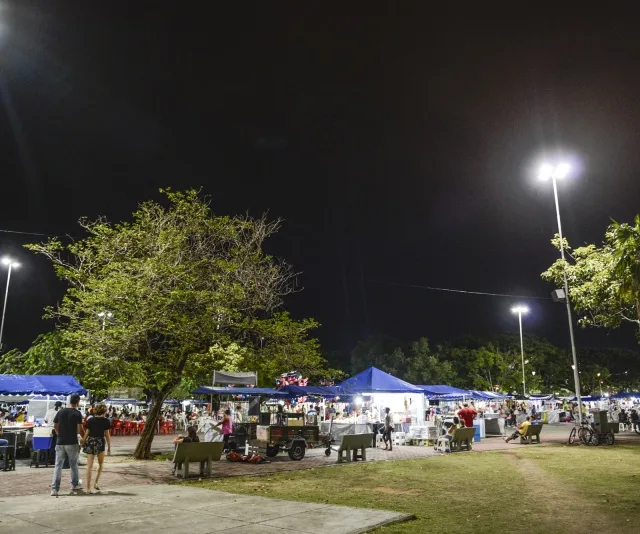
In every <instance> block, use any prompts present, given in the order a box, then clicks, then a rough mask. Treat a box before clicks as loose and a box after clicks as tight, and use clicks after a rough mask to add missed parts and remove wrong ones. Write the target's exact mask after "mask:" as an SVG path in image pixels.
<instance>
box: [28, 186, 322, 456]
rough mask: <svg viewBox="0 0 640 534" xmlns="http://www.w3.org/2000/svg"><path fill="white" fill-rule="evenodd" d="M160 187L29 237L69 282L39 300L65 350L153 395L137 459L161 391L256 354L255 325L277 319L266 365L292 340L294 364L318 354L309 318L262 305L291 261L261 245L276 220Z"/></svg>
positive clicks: (289, 284) (287, 281)
mask: <svg viewBox="0 0 640 534" xmlns="http://www.w3.org/2000/svg"><path fill="white" fill-rule="evenodd" d="M164 193H165V194H166V197H167V199H168V206H163V205H161V204H158V203H155V202H145V203H143V204H142V205H141V206H140V207H139V208H138V210H137V211H136V212H135V213H134V214H133V220H132V221H131V222H124V223H120V224H111V223H109V222H107V221H106V220H104V219H98V220H96V221H89V220H87V219H82V220H81V221H80V225H81V226H82V227H83V228H84V229H85V230H86V232H87V233H88V237H87V238H85V239H82V240H79V241H75V242H73V243H71V244H69V245H63V244H62V243H61V242H60V241H58V240H56V239H53V240H50V241H48V242H47V243H46V244H42V245H29V246H28V248H30V249H31V250H33V251H34V252H36V253H39V254H43V255H44V256H46V257H47V258H49V259H50V260H51V261H52V263H53V266H54V269H55V271H56V273H57V275H58V277H59V278H61V279H62V280H64V281H66V282H67V283H68V285H69V287H68V289H67V291H66V293H65V296H64V298H63V300H62V302H61V303H60V304H59V305H58V306H57V307H56V308H50V309H48V311H47V315H48V316H49V317H51V318H55V319H58V320H59V322H60V328H59V333H60V335H61V336H62V339H63V347H64V348H63V352H64V357H65V358H66V360H67V361H68V362H70V363H72V364H74V365H77V366H79V367H81V368H82V369H83V370H84V372H85V373H86V375H85V376H87V377H88V376H94V377H96V380H99V381H104V382H108V383H110V384H112V385H114V386H117V385H123V386H128V387H141V388H143V389H144V391H145V393H146V394H147V395H148V396H149V397H150V398H151V399H152V400H153V406H152V408H151V410H150V412H149V416H148V424H147V425H146V426H145V430H144V431H143V433H142V435H141V437H140V441H139V443H138V446H137V448H136V451H135V457H136V458H148V457H149V455H150V449H151V443H152V440H153V429H154V428H155V424H156V421H157V419H158V417H159V415H160V409H161V406H162V402H163V401H164V400H165V399H166V398H167V397H168V396H169V394H170V393H171V392H172V391H173V390H174V389H175V388H176V387H177V386H178V385H179V384H180V383H181V381H183V380H184V379H185V378H187V379H193V378H198V379H199V378H200V377H202V376H205V375H208V374H209V373H210V371H211V370H212V369H215V368H226V369H229V370H234V369H238V368H239V367H240V366H241V365H244V364H246V363H247V362H251V363H253V362H255V363H256V365H258V364H262V363H263V360H262V359H260V358H257V357H256V356H255V352H254V347H255V344H256V342H257V341H258V340H257V339H256V337H255V336H256V332H259V331H260V329H261V328H266V326H265V325H267V326H271V327H272V328H273V331H274V332H275V330H277V329H276V326H275V324H272V323H273V322H274V321H275V322H276V323H278V325H279V326H278V328H280V330H279V331H278V332H275V333H276V334H278V333H279V337H278V341H274V342H273V343H272V345H273V347H272V349H267V350H270V351H271V352H270V354H269V355H264V359H267V358H274V359H279V358H281V355H282V354H283V350H280V349H283V348H284V347H286V348H288V349H290V353H287V350H286V348H284V352H285V361H284V362H282V361H280V365H275V364H274V365H272V364H269V365H266V366H265V367H264V368H266V369H268V371H267V372H275V370H276V369H282V368H285V367H286V366H288V365H289V364H290V363H292V362H293V361H294V356H293V355H294V354H298V352H297V351H299V350H301V346H302V345H304V346H305V347H304V348H305V352H304V355H303V356H301V357H299V358H298V360H296V361H295V363H298V364H302V363H304V361H306V360H305V359H304V358H306V357H308V356H310V355H313V356H314V358H315V360H314V362H313V367H314V368H315V367H317V366H320V365H321V364H322V360H321V359H320V357H319V355H317V354H316V352H315V351H317V345H316V344H315V342H313V341H309V340H306V338H305V336H306V333H307V332H308V331H309V329H310V328H312V327H313V326H315V323H313V322H309V321H303V322H301V323H297V322H296V321H293V320H291V319H290V318H288V316H286V318H285V317H284V316H282V315H280V316H277V317H280V321H278V320H277V318H274V315H273V314H274V312H275V311H276V309H277V308H278V307H279V306H280V305H281V303H282V299H283V297H284V296H285V295H287V294H288V293H290V292H291V291H293V289H294V286H293V282H294V275H293V273H292V271H291V269H290V268H289V267H288V266H287V265H286V264H284V263H282V262H279V261H276V260H275V259H274V258H272V257H271V256H269V255H267V254H265V253H264V251H263V242H264V241H265V239H266V238H268V237H269V236H270V235H272V234H273V233H274V232H276V231H277V229H278V227H279V223H278V222H277V221H276V222H268V221H267V220H266V219H264V218H261V219H253V218H250V217H248V216H244V217H226V216H216V215H214V214H213V213H212V212H211V210H210V207H209V204H208V202H207V201H206V199H203V198H202V197H200V196H199V195H198V194H197V192H196V191H193V190H190V191H187V192H184V193H180V192H171V191H165V192H164ZM105 312H109V314H108V315H102V316H99V315H98V314H100V313H105ZM284 330H286V332H284ZM270 344H271V343H270ZM270 344H268V345H267V346H269V345H270ZM291 344H293V345H294V346H292V345H291ZM207 383H208V382H207Z"/></svg>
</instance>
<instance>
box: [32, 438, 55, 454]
mask: <svg viewBox="0 0 640 534" xmlns="http://www.w3.org/2000/svg"><path fill="white" fill-rule="evenodd" d="M51 439H52V438H51V436H49V437H48V438H45V437H36V436H34V437H33V450H34V451H42V450H46V451H48V450H49V449H50V448H51Z"/></svg>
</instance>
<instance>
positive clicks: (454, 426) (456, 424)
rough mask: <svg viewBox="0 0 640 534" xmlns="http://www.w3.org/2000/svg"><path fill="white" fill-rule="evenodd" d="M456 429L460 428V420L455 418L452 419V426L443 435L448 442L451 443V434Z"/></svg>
mask: <svg viewBox="0 0 640 534" xmlns="http://www.w3.org/2000/svg"><path fill="white" fill-rule="evenodd" d="M458 428H462V427H461V426H460V419H458V418H457V417H454V418H453V424H452V425H451V426H450V427H449V429H448V430H447V433H446V435H445V438H447V439H448V440H449V441H451V440H452V439H453V433H454V432H455V431H456V430H457V429H458Z"/></svg>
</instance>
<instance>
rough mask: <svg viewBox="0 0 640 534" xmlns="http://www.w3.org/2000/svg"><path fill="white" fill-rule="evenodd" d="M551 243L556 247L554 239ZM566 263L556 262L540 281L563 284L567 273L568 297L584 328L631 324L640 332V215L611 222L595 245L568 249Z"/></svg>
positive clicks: (556, 239)
mask: <svg viewBox="0 0 640 534" xmlns="http://www.w3.org/2000/svg"><path fill="white" fill-rule="evenodd" d="M553 244H554V245H555V246H556V247H559V245H560V241H559V239H558V238H557V236H556V238H555V239H554V240H553ZM565 249H566V250H567V252H568V257H569V260H568V261H563V260H557V261H556V262H555V263H554V264H553V265H551V267H549V269H547V270H546V271H545V272H544V273H542V278H543V279H545V280H547V281H550V282H553V283H555V284H556V285H562V282H563V275H564V273H566V276H567V281H568V284H569V296H570V297H571V301H572V303H573V305H574V307H575V309H576V311H577V312H578V313H579V314H580V318H579V322H580V324H582V325H583V326H597V327H605V328H617V327H619V326H620V325H621V324H623V323H631V324H634V325H635V326H636V329H637V330H638V331H640V215H638V216H636V217H635V219H634V222H633V224H628V223H618V222H615V221H614V222H613V223H612V224H611V225H610V226H609V227H608V228H607V230H606V232H605V239H604V242H603V243H602V244H601V245H600V246H598V245H595V244H589V245H585V246H583V247H579V248H576V249H573V250H572V249H571V247H570V246H569V243H568V242H567V241H566V240H565Z"/></svg>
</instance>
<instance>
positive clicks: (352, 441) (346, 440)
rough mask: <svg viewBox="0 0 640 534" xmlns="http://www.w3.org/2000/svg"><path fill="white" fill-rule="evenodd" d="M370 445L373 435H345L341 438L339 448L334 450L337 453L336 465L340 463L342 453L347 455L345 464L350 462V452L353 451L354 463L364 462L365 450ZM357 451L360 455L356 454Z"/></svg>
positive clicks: (365, 457) (365, 458)
mask: <svg viewBox="0 0 640 534" xmlns="http://www.w3.org/2000/svg"><path fill="white" fill-rule="evenodd" d="M372 443H373V434H345V435H344V436H342V443H341V444H340V447H339V448H338V449H336V450H337V451H338V463H339V464H341V463H342V460H343V456H342V453H344V452H346V454H347V462H350V461H351V456H350V454H349V452H350V451H353V461H354V462H356V461H358V459H361V460H364V461H366V460H367V452H366V449H368V448H370V447H371V445H372ZM358 451H361V452H360V454H358Z"/></svg>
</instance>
